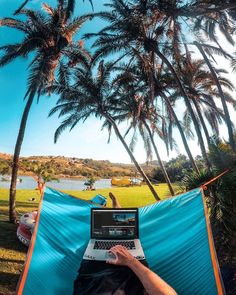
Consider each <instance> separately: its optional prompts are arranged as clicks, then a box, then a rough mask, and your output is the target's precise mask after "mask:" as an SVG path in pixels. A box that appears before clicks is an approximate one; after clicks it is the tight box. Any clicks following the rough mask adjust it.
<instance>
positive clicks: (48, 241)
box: [17, 188, 223, 295]
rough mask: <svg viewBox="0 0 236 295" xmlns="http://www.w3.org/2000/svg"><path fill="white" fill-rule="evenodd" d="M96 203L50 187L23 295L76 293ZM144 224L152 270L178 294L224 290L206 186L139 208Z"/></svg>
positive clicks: (20, 289)
mask: <svg viewBox="0 0 236 295" xmlns="http://www.w3.org/2000/svg"><path fill="white" fill-rule="evenodd" d="M92 207H96V204H94V203H92V202H87V201H84V200H81V199H77V198H75V197H72V196H69V195H66V194H64V193H62V192H59V191H56V190H53V189H50V188H46V189H45V192H44V197H43V199H42V201H41V208H40V209H39V220H38V222H37V224H36V228H35V233H34V236H33V238H32V242H31V247H30V249H29V253H28V258H27V261H26V265H25V269H24V272H23V275H22V277H21V280H20V283H19V287H18V293H17V294H18V295H21V294H23V295H54V294H57V295H67V294H72V293H73V282H74V280H75V278H76V276H77V272H78V269H79V266H80V263H81V260H82V257H83V254H84V251H85V248H86V246H87V244H88V241H89V238H90V209H91V208H92ZM139 227H140V240H141V244H142V246H143V249H144V252H145V255H146V260H147V262H148V264H149V266H150V268H151V269H152V270H153V271H154V272H156V273H157V274H158V275H160V276H161V277H162V278H163V279H164V280H165V281H167V282H168V283H169V284H170V285H171V286H172V287H173V288H174V289H175V290H176V291H177V293H178V294H180V295H185V294H186V295H190V294H191V295H194V294H196V295H204V294H206V295H215V294H223V293H222V289H221V288H222V286H221V284H220V283H219V273H218V270H217V269H216V267H215V273H214V267H213V265H214V262H215V263H217V262H216V259H215V257H213V256H214V255H213V254H214V253H212V249H211V250H210V246H209V231H207V221H206V218H205V213H204V202H203V198H202V191H201V189H200V188H198V189H195V190H192V191H190V192H187V193H185V194H182V195H179V196H176V197H173V198H170V199H166V200H163V201H161V202H157V203H155V204H152V205H148V206H145V207H142V208H139ZM210 238H211V237H210ZM210 242H211V241H210Z"/></svg>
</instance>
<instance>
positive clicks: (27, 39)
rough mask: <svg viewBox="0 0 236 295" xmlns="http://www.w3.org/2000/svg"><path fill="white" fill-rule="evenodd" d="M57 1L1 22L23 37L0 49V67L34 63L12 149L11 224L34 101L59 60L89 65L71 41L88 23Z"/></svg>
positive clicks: (30, 66)
mask: <svg viewBox="0 0 236 295" xmlns="http://www.w3.org/2000/svg"><path fill="white" fill-rule="evenodd" d="M63 2H64V5H63V3H62V1H60V0H58V5H57V7H56V8H55V9H54V8H52V7H50V6H49V5H47V4H43V8H44V11H45V13H44V14H43V13H41V12H38V11H33V10H21V12H20V13H21V14H23V15H25V17H26V18H25V20H19V19H15V18H3V19H1V20H0V26H6V27H9V28H14V29H17V30H19V31H21V32H23V34H24V38H23V40H22V41H21V42H20V43H16V44H10V45H6V46H2V47H1V48H0V50H1V51H3V52H4V53H3V55H2V56H1V58H0V66H4V65H6V64H8V63H10V62H11V61H13V60H14V59H16V58H18V57H27V56H28V55H29V54H30V53H32V52H33V53H34V57H33V60H32V61H31V63H30V64H29V75H28V87H27V91H26V94H25V97H24V99H26V100H27V101H26V106H25V109H24V112H23V116H22V119H21V123H20V129H19V132H18V137H17V141H16V145H15V151H14V157H13V166H12V179H11V187H10V199H9V218H10V221H11V222H14V221H15V219H16V211H15V198H16V180H17V172H18V163H19V155H20V151H21V145H22V142H23V139H24V134H25V129H26V124H27V119H28V115H29V112H30V108H31V105H32V103H33V100H34V98H35V97H36V96H37V99H39V97H40V95H41V90H42V88H43V86H44V85H45V84H46V83H52V82H53V80H54V73H55V71H56V69H57V66H58V63H59V61H60V60H61V59H63V58H66V57H67V60H68V59H69V64H76V63H77V62H81V63H83V64H88V59H89V55H88V53H87V52H86V51H85V49H83V48H82V47H81V46H79V45H78V44H77V43H75V42H73V41H72V38H73V36H74V35H75V33H76V32H77V31H78V29H79V28H80V27H81V25H82V24H83V23H84V22H85V21H86V20H87V19H88V17H78V18H76V19H74V20H71V19H70V17H67V14H66V11H67V10H66V2H65V1H63Z"/></svg>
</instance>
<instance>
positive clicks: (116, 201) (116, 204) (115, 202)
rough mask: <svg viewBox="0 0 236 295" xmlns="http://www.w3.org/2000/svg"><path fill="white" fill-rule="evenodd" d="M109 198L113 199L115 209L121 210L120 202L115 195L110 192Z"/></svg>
mask: <svg viewBox="0 0 236 295" xmlns="http://www.w3.org/2000/svg"><path fill="white" fill-rule="evenodd" d="M109 197H110V198H111V201H112V207H113V208H121V205H120V203H119V201H118V200H117V199H116V197H115V196H114V195H113V193H111V192H110V193H109Z"/></svg>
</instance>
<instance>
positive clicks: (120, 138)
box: [103, 113, 160, 201]
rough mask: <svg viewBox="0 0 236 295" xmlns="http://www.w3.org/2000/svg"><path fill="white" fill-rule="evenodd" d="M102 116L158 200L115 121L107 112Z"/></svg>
mask: <svg viewBox="0 0 236 295" xmlns="http://www.w3.org/2000/svg"><path fill="white" fill-rule="evenodd" d="M103 116H104V117H105V118H106V119H107V120H108V121H109V122H110V123H111V125H112V127H113V128H114V130H115V133H116V135H117V136H118V138H119V140H120V141H121V142H122V144H123V146H124V148H125V149H126V151H127V153H128V154H129V156H130V158H131V160H132V161H133V163H134V165H135V167H136V168H137V170H138V172H139V173H140V174H141V175H142V177H143V179H144V180H145V182H146V184H147V185H148V187H149V189H150V191H151V192H152V194H153V196H154V198H155V199H156V200H157V201H159V200H160V198H159V196H158V194H157V192H156V191H155V189H154V187H153V186H152V184H151V182H150V180H149V179H148V177H147V175H146V174H145V172H144V171H143V169H142V168H141V167H140V165H139V164H138V162H137V161H136V159H135V157H134V155H133V154H132V152H131V150H130V149H129V147H128V145H127V143H126V142H125V140H124V138H123V136H122V135H121V133H120V131H119V129H118V127H117V125H116V123H115V121H114V120H113V119H112V117H111V116H110V115H108V114H107V113H103Z"/></svg>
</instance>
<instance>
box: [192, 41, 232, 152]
mask: <svg viewBox="0 0 236 295" xmlns="http://www.w3.org/2000/svg"><path fill="white" fill-rule="evenodd" d="M193 44H194V45H195V46H196V47H197V48H198V50H199V51H200V53H201V54H202V56H203V59H204V60H205V62H206V64H207V65H208V68H209V69H210V71H211V74H212V77H213V79H214V81H215V83H216V87H217V89H218V91H219V95H220V98H221V103H222V106H223V110H224V113H225V122H226V124H227V128H228V133H229V143H230V146H231V147H232V149H233V150H234V151H235V152H236V145H235V141H234V133H233V127H232V123H231V119H230V114H229V110H228V107H227V103H226V99H225V96H224V92H223V90H222V88H221V85H220V82H219V80H218V78H217V75H216V72H215V70H214V69H213V67H212V65H211V63H210V61H209V59H208V58H207V56H206V54H205V52H204V50H203V48H202V45H201V44H199V43H198V42H196V41H194V42H193Z"/></svg>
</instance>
